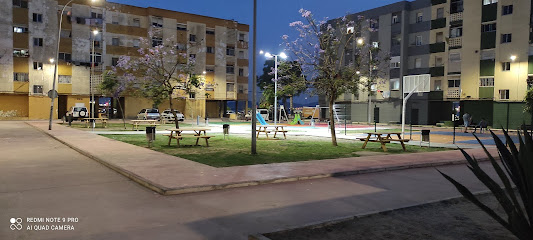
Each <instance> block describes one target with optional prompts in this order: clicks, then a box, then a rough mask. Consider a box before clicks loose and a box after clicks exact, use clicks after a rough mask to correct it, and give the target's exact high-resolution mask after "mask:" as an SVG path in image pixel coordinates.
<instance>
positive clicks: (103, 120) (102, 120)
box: [81, 118, 109, 128]
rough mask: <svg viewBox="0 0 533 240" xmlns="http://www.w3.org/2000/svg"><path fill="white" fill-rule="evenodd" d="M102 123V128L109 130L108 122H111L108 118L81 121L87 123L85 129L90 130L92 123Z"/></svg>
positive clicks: (83, 119)
mask: <svg viewBox="0 0 533 240" xmlns="http://www.w3.org/2000/svg"><path fill="white" fill-rule="evenodd" d="M97 120H98V121H101V122H102V127H103V128H107V120H109V119H108V118H82V119H81V121H82V122H84V123H85V127H86V128H89V127H90V124H89V123H90V122H92V121H95V122H96V121H97Z"/></svg>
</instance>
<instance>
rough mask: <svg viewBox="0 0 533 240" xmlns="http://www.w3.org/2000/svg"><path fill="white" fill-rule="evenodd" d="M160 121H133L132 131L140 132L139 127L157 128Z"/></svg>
mask: <svg viewBox="0 0 533 240" xmlns="http://www.w3.org/2000/svg"><path fill="white" fill-rule="evenodd" d="M157 121H158V120H131V123H132V125H133V126H132V130H139V125H150V126H157V125H159V124H157Z"/></svg>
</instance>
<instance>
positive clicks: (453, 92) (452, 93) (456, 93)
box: [446, 87, 461, 98]
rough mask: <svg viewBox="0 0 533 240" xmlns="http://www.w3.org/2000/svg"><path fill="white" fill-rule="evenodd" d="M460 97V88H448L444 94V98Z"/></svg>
mask: <svg viewBox="0 0 533 240" xmlns="http://www.w3.org/2000/svg"><path fill="white" fill-rule="evenodd" d="M460 97H461V88H458V87H454V88H448V91H447V92H446V98H460Z"/></svg>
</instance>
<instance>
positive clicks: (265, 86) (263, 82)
mask: <svg viewBox="0 0 533 240" xmlns="http://www.w3.org/2000/svg"><path fill="white" fill-rule="evenodd" d="M274 85H275V84H274V60H266V61H265V65H264V67H263V74H262V75H261V76H259V78H258V82H257V86H258V87H259V88H260V89H262V91H263V92H262V96H261V100H260V103H259V105H260V106H261V107H262V108H269V107H270V106H271V105H272V103H273V102H274V93H275V91H274V90H275V89H274ZM306 89H307V82H306V81H305V77H304V76H303V74H302V71H301V66H300V65H299V64H298V62H296V61H281V62H279V64H278V91H277V95H278V98H281V99H283V100H285V99H287V98H291V108H292V97H293V96H298V95H300V94H302V93H303V92H305V90H306Z"/></svg>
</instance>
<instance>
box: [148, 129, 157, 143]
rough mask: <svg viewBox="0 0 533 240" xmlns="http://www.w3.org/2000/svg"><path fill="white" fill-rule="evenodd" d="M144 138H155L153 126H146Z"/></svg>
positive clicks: (151, 140)
mask: <svg viewBox="0 0 533 240" xmlns="http://www.w3.org/2000/svg"><path fill="white" fill-rule="evenodd" d="M146 140H148V142H153V141H154V140H155V127H146Z"/></svg>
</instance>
